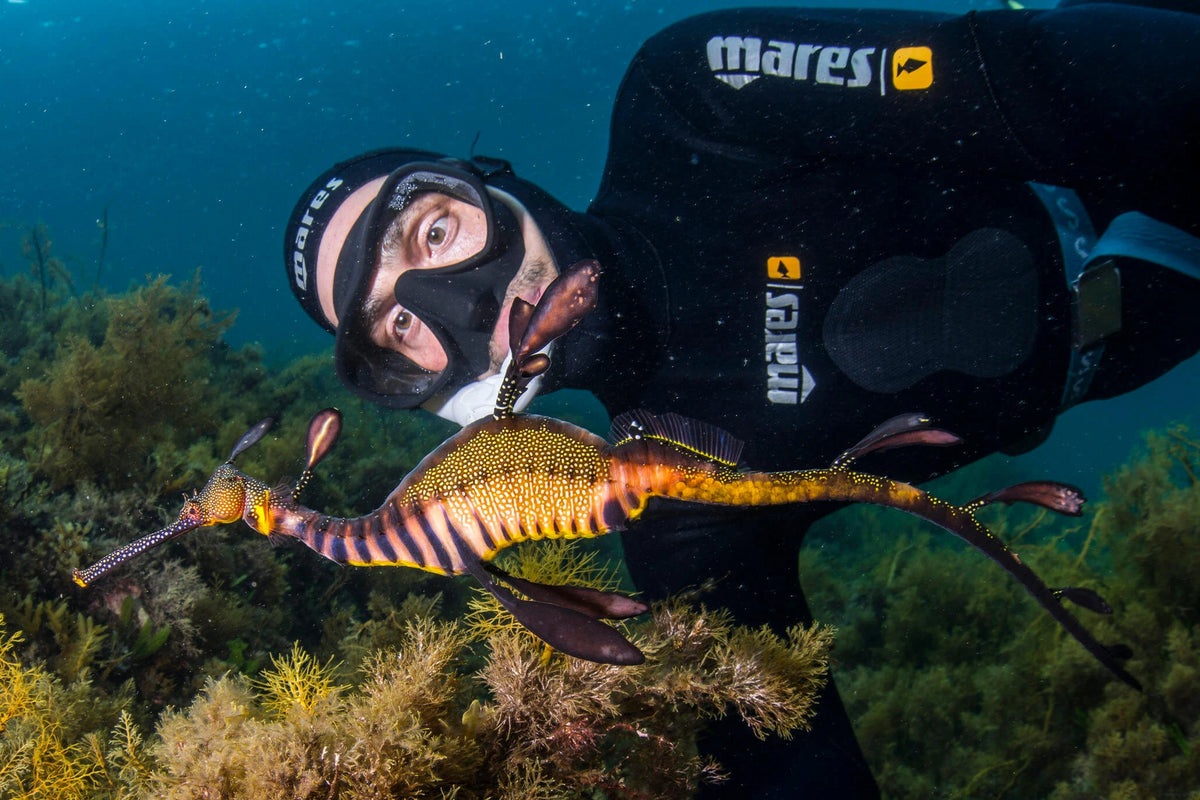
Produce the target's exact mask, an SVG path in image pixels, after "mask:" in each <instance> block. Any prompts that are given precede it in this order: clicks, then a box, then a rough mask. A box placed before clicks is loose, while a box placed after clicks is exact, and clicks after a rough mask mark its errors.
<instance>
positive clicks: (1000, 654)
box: [801, 425, 1200, 800]
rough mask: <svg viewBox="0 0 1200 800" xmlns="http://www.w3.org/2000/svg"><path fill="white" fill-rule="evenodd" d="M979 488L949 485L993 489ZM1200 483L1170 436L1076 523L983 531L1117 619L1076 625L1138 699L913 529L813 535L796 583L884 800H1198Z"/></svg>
mask: <svg viewBox="0 0 1200 800" xmlns="http://www.w3.org/2000/svg"><path fill="white" fill-rule="evenodd" d="M986 468H987V467H984V468H983V469H986ZM980 472H982V470H981V469H973V470H966V471H964V472H963V473H960V474H959V475H957V476H955V477H954V478H953V481H954V482H955V483H956V484H957V485H959V486H960V487H961V486H962V485H963V484H964V483H967V484H978V483H980V482H984V483H987V484H989V485H990V484H992V483H995V477H994V476H991V477H987V478H984V477H981V476H980ZM1197 475H1200V446H1198V445H1197V439H1196V437H1194V436H1192V435H1191V434H1190V433H1189V431H1188V430H1187V428H1185V427H1183V426H1179V425H1176V426H1173V427H1171V428H1169V429H1167V430H1165V431H1160V432H1152V433H1150V434H1148V435H1147V439H1146V446H1145V449H1144V450H1143V451H1142V452H1140V453H1138V454H1137V455H1135V457H1134V458H1133V459H1132V460H1131V461H1130V462H1129V463H1128V464H1126V465H1124V466H1122V467H1120V468H1118V469H1117V470H1116V471H1115V472H1114V473H1113V474H1112V475H1110V476H1108V477H1106V479H1105V493H1106V496H1105V497H1104V498H1102V499H1100V501H1099V502H1096V503H1094V504H1090V507H1089V509H1088V511H1087V513H1086V515H1085V516H1084V517H1083V518H1082V519H1080V520H1073V521H1051V520H1042V519H1041V515H1040V514H1037V513H1031V514H1029V515H1028V516H1026V517H1024V518H1022V517H1021V516H1020V515H1018V514H1015V513H1014V512H1013V511H1008V512H1006V513H1005V514H1004V515H1003V516H997V517H996V518H995V519H989V520H988V525H989V527H990V528H991V530H993V531H995V532H997V534H998V535H1000V536H1001V537H1002V538H1004V539H1005V540H1006V541H1008V542H1010V543H1011V544H1012V545H1013V547H1014V549H1015V550H1017V551H1018V552H1020V554H1021V556H1022V558H1023V559H1024V560H1026V561H1027V562H1028V563H1031V564H1036V565H1037V569H1038V571H1039V572H1040V573H1041V574H1042V575H1043V576H1044V577H1045V578H1046V580H1047V582H1048V583H1049V584H1050V585H1060V586H1062V585H1076V586H1089V587H1094V588H1096V589H1098V590H1099V591H1100V592H1101V594H1103V595H1104V596H1105V597H1106V598H1107V599H1108V600H1109V601H1110V602H1111V603H1112V605H1113V606H1114V608H1115V613H1114V614H1113V616H1112V617H1111V618H1108V617H1098V616H1095V615H1092V614H1089V613H1088V612H1087V611H1084V610H1079V611H1077V613H1078V614H1080V615H1086V617H1085V619H1086V622H1087V624H1089V625H1090V626H1092V627H1093V628H1094V629H1095V630H1096V632H1097V635H1098V636H1099V637H1100V638H1101V640H1102V641H1105V642H1110V643H1116V642H1121V643H1126V644H1128V645H1129V646H1130V647H1132V648H1133V651H1134V657H1133V659H1132V660H1131V661H1130V662H1129V664H1128V667H1129V669H1130V671H1131V672H1132V673H1133V674H1134V675H1135V676H1137V678H1138V679H1139V680H1140V681H1142V683H1143V685H1144V686H1145V689H1146V690H1145V692H1144V693H1137V692H1134V691H1132V690H1130V689H1128V688H1127V687H1124V686H1121V685H1118V684H1116V683H1114V682H1112V681H1111V680H1109V678H1108V677H1107V676H1106V675H1104V674H1103V673H1102V671H1100V670H1098V669H1096V667H1095V665H1094V664H1093V663H1091V658H1090V657H1089V656H1088V655H1087V654H1086V653H1085V652H1084V651H1083V650H1082V648H1080V647H1079V646H1078V645H1077V644H1076V643H1074V642H1073V641H1071V640H1070V639H1068V638H1065V637H1063V636H1062V635H1061V632H1060V631H1058V630H1056V629H1055V628H1054V627H1053V626H1052V625H1050V624H1048V621H1047V620H1046V619H1045V618H1044V615H1042V614H1040V613H1039V611H1038V609H1037V608H1036V606H1035V605H1034V604H1033V603H1032V602H1031V601H1030V600H1029V598H1028V597H1027V596H1026V595H1025V594H1024V592H1022V591H1021V590H1020V589H1019V587H1017V586H1016V585H1015V584H1013V582H1012V581H1009V580H1007V579H1005V578H1003V577H1001V576H1000V575H998V574H997V573H996V571H995V569H994V568H993V565H991V564H988V563H984V562H981V561H980V560H979V559H978V558H977V557H975V554H973V553H970V552H967V551H966V550H965V549H964V548H959V547H954V546H953V545H950V546H945V545H943V544H942V543H941V542H940V540H935V539H933V538H931V537H930V536H929V534H928V533H925V532H922V531H920V530H919V529H917V528H916V527H915V526H913V525H911V524H910V523H909V522H908V521H907V520H904V519H902V518H897V516H896V515H887V514H881V513H878V512H874V511H872V510H868V509H850V510H848V511H846V512H841V513H839V514H838V515H837V516H836V517H834V518H833V519H831V520H828V521H827V523H826V524H825V525H824V527H823V529H822V530H821V531H819V532H816V533H815V534H814V538H813V540H812V541H811V542H810V543H809V544H810V545H811V546H810V547H809V548H807V549H806V551H805V552H804V553H803V554H802V556H801V565H802V575H803V578H802V583H803V584H804V585H805V586H806V588H807V589H808V590H809V597H810V600H811V601H812V605H813V609H814V613H817V614H819V615H820V616H821V617H822V618H823V619H826V620H828V621H830V622H833V623H835V624H837V625H838V626H839V637H838V648H837V652H836V654H835V661H834V675H835V679H836V681H837V684H838V687H839V690H840V692H841V695H842V697H843V698H844V699H845V700H846V703H847V707H848V709H849V711H850V713H851V717H852V719H853V721H854V726H855V730H856V732H857V734H858V737H859V740H860V742H861V744H862V746H863V749H864V751H865V753H866V755H867V758H868V761H869V762H870V763H871V766H872V770H873V771H874V773H875V774H876V776H877V780H878V781H879V784H880V786H881V789H882V790H883V793H884V796H885V797H889V798H917V797H920V798H939V797H941V798H975V797H982V798H1028V797H1053V798H1055V800H1068V799H1070V800H1074V799H1075V798H1085V797H1086V798H1114V799H1115V798H1139V799H1140V798H1147V799H1148V798H1162V797H1192V798H1195V797H1198V796H1200V795H1198V794H1197V790H1196V787H1197V786H1200V758H1198V757H1197V747H1198V746H1200V741H1198V737H1200V731H1198V730H1197V722H1198V720H1200V715H1198V713H1197V712H1198V711H1200V680H1198V678H1200V674H1198V672H1197V669H1198V667H1200V657H1198V656H1197V649H1196V645H1197V644H1198V643H1200V628H1198V627H1197V623H1198V622H1200V588H1198V584H1197V582H1196V581H1195V575H1196V574H1198V573H1197V572H1196V570H1198V569H1200V545H1198V543H1197V540H1196V532H1197V530H1198V529H1200V487H1198V486H1197V480H1196V476H1197ZM968 491H969V490H968ZM878 554H886V555H884V557H883V558H880V557H879V555H878ZM864 563H866V564H869V565H870V566H868V567H866V568H864V566H863V565H864Z"/></svg>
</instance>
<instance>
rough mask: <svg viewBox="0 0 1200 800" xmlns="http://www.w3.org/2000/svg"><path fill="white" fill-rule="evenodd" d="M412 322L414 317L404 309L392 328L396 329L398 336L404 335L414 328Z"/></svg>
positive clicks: (398, 314)
mask: <svg viewBox="0 0 1200 800" xmlns="http://www.w3.org/2000/svg"><path fill="white" fill-rule="evenodd" d="M412 322H413V315H412V314H410V313H408V312H407V311H405V310H404V309H403V308H402V309H400V310H399V311H398V312H397V313H396V319H395V321H394V322H393V323H392V327H393V328H395V330H396V333H397V334H401V335H402V334H403V333H404V332H405V331H407V330H408V329H409V328H411V327H412Z"/></svg>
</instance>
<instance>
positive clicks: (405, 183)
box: [335, 164, 523, 407]
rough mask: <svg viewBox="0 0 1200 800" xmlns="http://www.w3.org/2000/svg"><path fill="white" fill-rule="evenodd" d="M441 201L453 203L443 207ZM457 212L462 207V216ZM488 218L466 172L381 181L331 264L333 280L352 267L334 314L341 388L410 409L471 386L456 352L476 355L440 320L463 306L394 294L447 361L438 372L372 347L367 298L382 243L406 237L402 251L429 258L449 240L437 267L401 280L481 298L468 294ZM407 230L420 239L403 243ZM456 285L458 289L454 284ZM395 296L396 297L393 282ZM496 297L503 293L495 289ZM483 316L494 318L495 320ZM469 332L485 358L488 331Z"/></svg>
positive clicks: (486, 244)
mask: <svg viewBox="0 0 1200 800" xmlns="http://www.w3.org/2000/svg"><path fill="white" fill-rule="evenodd" d="M431 194H433V195H440V196H441V198H442V200H441V204H440V205H435V206H434V208H436V209H438V211H434V212H433V213H429V214H426V213H425V212H424V210H423V209H424V208H425V206H424V205H423V203H424V202H426V200H425V199H426V198H428V196H429V195H431ZM444 198H449V199H450V201H453V202H449V203H446V202H445V200H444ZM459 204H466V206H469V207H470V208H464V207H463V206H462V205H459ZM456 206H457V208H456ZM410 209H411V210H412V214H410V215H406V214H405V212H407V211H409V210H410ZM442 209H444V210H445V214H444V215H442V214H440V210H442ZM494 214H495V207H494V206H493V205H492V202H491V200H490V198H488V196H487V193H486V190H485V188H484V185H483V183H482V181H481V180H480V179H479V178H478V177H477V176H476V175H474V174H472V173H471V172H469V171H467V170H463V169H456V168H454V167H453V166H449V165H441V164H410V165H407V166H406V167H403V168H401V169H399V170H397V171H396V172H394V173H392V175H390V176H389V177H388V179H387V180H386V181H385V182H384V184H383V186H381V187H380V191H379V194H378V195H377V196H376V199H375V201H374V202H373V203H372V204H371V205H370V206H368V208H367V209H366V211H365V212H364V213H363V215H362V217H360V219H359V221H358V223H357V224H356V225H355V229H354V230H352V231H351V233H350V236H349V237H348V239H347V243H346V245H345V246H344V247H343V248H342V253H341V254H340V256H339V267H338V272H339V273H341V272H342V263H341V262H343V260H346V259H354V263H353V264H347V265H346V266H348V267H351V269H350V270H349V271H348V275H350V276H352V277H350V279H349V280H348V281H347V285H345V286H344V294H343V300H344V305H343V304H341V303H339V306H340V307H341V308H342V309H343V310H344V311H343V313H341V314H339V318H340V319H341V320H342V322H343V324H342V326H341V327H340V330H339V331H338V343H337V362H338V370H339V373H340V376H341V377H342V379H343V381H344V382H345V383H347V384H349V385H350V386H352V387H354V388H355V389H356V390H357V391H358V392H359V393H360V394H363V395H364V396H367V397H368V398H369V399H371V400H373V401H375V402H379V403H382V404H385V405H390V406H395V407H412V406H416V405H419V404H420V403H421V402H423V401H425V400H426V399H428V398H429V397H431V396H432V395H434V394H436V393H438V391H440V390H442V387H444V386H446V385H447V384H448V383H449V384H457V383H462V382H464V381H468V380H472V379H473V378H474V373H475V372H476V371H477V369H478V368H477V366H476V365H471V364H470V361H471V359H468V358H466V357H465V356H464V353H463V349H464V347H465V348H466V349H468V350H474V349H478V348H477V347H474V346H472V345H474V342H471V343H470V344H468V343H467V342H465V341H458V340H459V338H461V337H459V336H457V335H456V333H455V332H454V330H455V329H456V325H455V322H454V321H452V320H451V319H448V318H446V316H445V315H446V313H447V312H450V316H451V317H454V316H455V313H454V312H455V311H457V309H458V306H460V305H462V304H463V302H464V301H462V300H460V301H459V302H453V300H454V298H452V297H445V296H442V292H433V293H429V292H420V293H419V294H421V295H422V296H423V297H426V298H427V299H428V300H429V301H430V303H429V305H428V306H423V304H422V303H421V302H420V301H419V300H417V298H415V297H414V298H408V297H399V295H401V292H399V291H396V292H395V293H396V295H397V299H398V302H399V303H400V305H401V306H402V307H403V308H404V309H406V313H409V314H412V315H413V316H415V317H416V318H417V319H418V320H419V321H420V324H421V326H422V328H423V334H425V335H426V336H430V337H436V339H437V344H438V345H440V346H441V348H442V350H443V351H444V353H445V356H446V357H447V359H448V362H449V363H448V365H447V366H446V368H445V369H441V370H433V369H427V368H424V367H422V366H420V365H419V364H417V363H415V362H414V361H413V360H412V359H410V358H408V357H406V356H405V355H403V354H401V353H400V352H397V351H395V350H392V349H390V348H388V347H383V346H381V345H380V344H378V343H377V342H376V341H374V340H373V337H372V325H373V323H374V322H377V321H378V319H379V316H378V313H377V311H376V310H375V309H371V308H370V306H369V303H368V298H369V295H370V293H371V287H372V285H373V284H374V282H375V280H376V276H377V274H378V272H379V269H380V266H381V263H382V261H383V260H384V258H381V256H382V255H383V254H384V253H385V252H386V251H387V249H388V247H389V242H390V241H392V240H396V241H400V239H399V238H398V237H406V236H407V237H408V238H407V239H404V241H405V242H406V243H411V242H416V246H417V247H418V248H424V247H429V248H430V250H431V251H436V249H437V247H438V246H439V245H441V244H442V242H441V241H440V240H438V239H437V238H436V237H439V236H447V237H450V238H449V239H447V240H446V243H445V250H444V252H443V256H444V258H443V260H442V261H441V262H440V263H439V262H435V263H434V264H433V265H432V266H430V267H426V268H422V269H409V270H407V271H406V272H405V273H402V274H408V275H416V274H423V275H425V276H427V278H426V280H429V281H437V282H439V283H443V282H444V283H445V284H446V286H445V289H446V290H447V291H451V292H453V291H454V289H455V287H459V290H460V291H465V292H467V293H468V294H469V295H470V296H472V297H473V296H474V295H475V294H480V295H486V294H487V293H482V292H479V290H478V289H477V288H476V287H475V286H474V284H475V283H476V282H478V280H479V279H481V278H482V277H484V276H482V275H480V276H472V272H473V271H477V269H476V268H477V267H479V266H480V265H481V264H484V263H486V262H488V260H489V259H491V258H492V257H493V255H494V254H493V252H492V251H493V250H495V244H496V238H497V234H496V232H495V230H494V227H495V216H494ZM408 217H411V219H409V218H408ZM397 220H400V221H401V222H402V225H401V226H397V225H396V224H395V223H396V222H397ZM409 225H420V226H421V231H420V235H419V236H416V237H415V239H414V238H413V237H412V236H410V234H412V233H413V231H411V230H401V227H403V228H405V229H407V228H408V226H409ZM504 227H505V231H504V233H505V234H508V233H509V231H508V228H510V227H512V226H511V225H505V226H504ZM521 249H522V250H523V248H521ZM469 276H472V277H474V278H475V279H474V280H472V279H471V277H469ZM508 279H511V275H508V276H507V278H506V279H505V280H504V284H505V286H506V285H507V280H508ZM464 280H466V283H465V284H464V283H462V282H463V281H464ZM460 284H462V285H461V286H460ZM424 285H425V284H422V286H424ZM395 288H396V290H398V289H399V282H398V283H397V286H396V287H395ZM500 291H503V287H501V289H500ZM435 295H436V296H435ZM484 299H487V298H486V297H485V298H484ZM406 300H408V301H410V302H405V301H406ZM335 302H337V294H336V291H335ZM472 304H473V305H474V301H472ZM484 310H485V311H486V310H488V309H486V308H485V309H484ZM471 311H472V312H473V313H475V314H476V316H479V315H480V312H479V311H477V310H475V309H474V308H473V307H472V309H471ZM483 316H493V317H494V316H495V314H494V313H493V314H491V315H486V314H485V315H483ZM471 327H472V328H477V329H478V332H477V333H476V334H475V335H476V336H478V337H480V339H481V341H482V343H483V349H484V352H485V353H486V342H487V338H488V337H490V333H491V331H490V328H489V329H488V330H483V328H485V327H487V326H485V325H482V324H479V323H477V324H476V325H472V326H471Z"/></svg>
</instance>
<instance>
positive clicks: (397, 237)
mask: <svg viewBox="0 0 1200 800" xmlns="http://www.w3.org/2000/svg"><path fill="white" fill-rule="evenodd" d="M429 194H431V193H429V192H426V193H423V194H420V195H417V196H416V197H414V198H413V199H412V200H411V201H410V202H409V204H408V205H407V206H405V207H404V210H403V211H401V212H400V213H399V214H397V215H396V218H395V219H393V220H392V221H391V222H389V223H388V226H387V230H385V231H384V232H383V242H382V246H381V247H380V248H379V258H378V259H377V262H376V264H375V268H376V269H378V268H379V267H380V266H381V265H382V263H383V257H384V255H385V254H386V253H389V252H391V253H394V252H396V251H397V250H400V251H403V250H404V245H405V242H404V236H405V232H406V231H407V230H408V227H409V225H411V224H412V223H413V220H414V218H415V217H417V216H420V215H421V214H423V213H424V208H423V206H424V205H428V203H427V202H426V203H422V201H423V200H425V198H426V197H428V195H429Z"/></svg>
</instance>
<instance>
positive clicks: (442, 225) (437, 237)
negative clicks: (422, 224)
mask: <svg viewBox="0 0 1200 800" xmlns="http://www.w3.org/2000/svg"><path fill="white" fill-rule="evenodd" d="M449 227H450V225H449V218H448V217H442V218H441V219H439V220H438V221H437V222H435V223H433V225H431V226H430V228H429V232H428V233H427V234H425V240H426V241H427V242H429V244H430V246H431V247H439V246H441V245H443V244H445V243H446V239H447V237H449V235H450V232H449Z"/></svg>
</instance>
